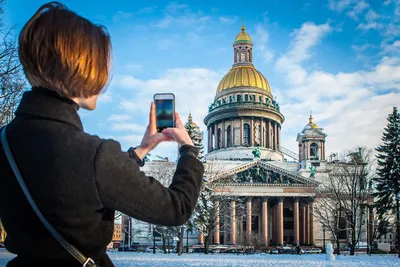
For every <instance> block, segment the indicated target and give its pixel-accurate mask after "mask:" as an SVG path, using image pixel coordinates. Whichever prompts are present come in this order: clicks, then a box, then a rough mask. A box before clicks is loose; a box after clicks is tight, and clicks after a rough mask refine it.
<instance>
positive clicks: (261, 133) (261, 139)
mask: <svg viewBox="0 0 400 267" xmlns="http://www.w3.org/2000/svg"><path fill="white" fill-rule="evenodd" d="M263 128H264V120H263V119H260V147H263V146H264V136H263Z"/></svg>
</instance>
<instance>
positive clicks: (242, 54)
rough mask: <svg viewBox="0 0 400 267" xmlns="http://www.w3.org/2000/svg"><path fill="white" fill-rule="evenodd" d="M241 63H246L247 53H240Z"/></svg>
mask: <svg viewBox="0 0 400 267" xmlns="http://www.w3.org/2000/svg"><path fill="white" fill-rule="evenodd" d="M240 62H246V53H245V52H242V53H240Z"/></svg>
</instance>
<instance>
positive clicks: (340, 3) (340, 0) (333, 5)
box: [328, 0, 358, 12]
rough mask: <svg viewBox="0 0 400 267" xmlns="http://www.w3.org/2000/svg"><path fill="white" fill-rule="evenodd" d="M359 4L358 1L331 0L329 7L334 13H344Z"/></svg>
mask: <svg viewBox="0 0 400 267" xmlns="http://www.w3.org/2000/svg"><path fill="white" fill-rule="evenodd" d="M357 2H358V0H329V3H328V6H329V9H331V10H333V11H336V12H342V11H343V10H346V9H348V8H349V7H350V6H351V5H353V4H354V3H357Z"/></svg>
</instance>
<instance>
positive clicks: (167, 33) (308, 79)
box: [5, 0, 400, 157]
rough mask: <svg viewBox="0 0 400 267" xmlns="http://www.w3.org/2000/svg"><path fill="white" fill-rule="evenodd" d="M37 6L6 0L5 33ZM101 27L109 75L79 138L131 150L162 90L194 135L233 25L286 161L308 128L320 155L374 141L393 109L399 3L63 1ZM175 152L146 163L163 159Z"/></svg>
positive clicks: (226, 55) (163, 151)
mask: <svg viewBox="0 0 400 267" xmlns="http://www.w3.org/2000/svg"><path fill="white" fill-rule="evenodd" d="M45 2H46V1H39V0H30V1H27V0H13V1H11V0H8V1H7V4H6V7H5V23H6V24H8V25H10V26H12V25H16V32H18V31H19V30H20V28H21V26H22V25H23V24H24V23H25V22H26V21H27V20H28V19H29V17H30V16H31V15H32V14H33V13H34V12H35V11H36V10H37V8H39V6H40V5H42V4H43V3H45ZM62 2H63V3H64V4H66V5H67V6H68V7H69V8H71V9H72V10H74V11H76V12H77V13H79V14H80V15H82V16H85V17H87V18H88V19H90V20H92V21H93V22H95V23H99V24H102V25H104V26H106V27H107V28H108V31H109V32H110V35H111V38H112V43H113V74H112V75H113V76H112V80H111V83H110V86H109V87H108V90H107V92H106V93H105V94H104V95H102V96H101V98H100V102H99V105H98V109H97V110H95V111H93V112H86V111H80V114H81V116H82V120H83V123H84V126H85V130H86V131H87V132H89V133H91V134H96V135H99V136H101V137H106V138H114V139H116V140H118V141H120V142H121V144H122V147H123V148H124V149H127V148H128V147H129V146H134V145H137V144H138V143H139V142H140V139H141V136H142V134H143V132H144V129H145V127H146V123H147V114H148V109H149V105H150V102H151V100H152V96H153V94H154V93H157V92H173V93H175V95H176V97H177V111H178V112H179V113H180V114H181V116H182V117H183V118H185V119H186V118H187V116H188V113H189V112H190V111H192V114H193V117H194V119H195V121H196V122H197V123H198V124H199V126H200V127H201V128H202V129H205V127H204V124H203V122H202V120H203V118H204V116H205V115H206V114H207V107H208V105H209V104H210V103H211V101H212V100H213V97H214V96H215V90H216V87H217V85H218V82H219V80H220V79H221V78H222V77H223V75H224V74H225V73H226V72H227V71H229V69H230V67H231V65H232V63H233V58H232V57H233V53H232V42H233V40H234V38H235V36H236V34H237V33H238V32H239V31H240V26H241V18H242V17H244V20H245V26H246V29H247V32H248V33H249V34H250V35H251V37H252V39H253V43H254V56H253V58H254V64H255V67H256V68H257V69H258V70H259V71H261V72H262V73H263V74H264V76H265V77H266V78H267V79H268V81H269V83H270V85H271V89H272V93H273V95H274V96H277V100H278V102H280V105H281V112H282V113H283V115H284V116H285V117H286V121H285V123H284V124H283V126H282V141H283V146H285V147H287V148H289V149H291V150H294V151H297V149H296V147H297V145H296V135H297V133H298V132H300V131H301V130H302V129H303V127H304V125H305V124H306V123H307V122H308V116H309V112H310V110H312V111H313V115H314V118H315V122H316V123H317V124H318V125H319V126H321V127H323V128H324V129H325V132H326V133H327V134H328V138H327V143H326V146H327V153H330V152H337V151H340V150H343V149H347V148H352V147H355V146H359V145H366V146H368V147H376V146H377V145H378V144H379V143H380V138H381V135H382V130H383V128H384V126H385V125H386V120H385V118H386V116H387V114H388V113H389V112H391V109H392V107H393V105H399V103H400V37H399V36H400V0H379V1H378V0H361V1H359V0H305V1H300V0H298V1H297V0H293V1H282V0H279V1H278V0H270V1H246V2H243V1H179V2H171V1H113V2H110V1H93V0H87V1H78V0H69V1H67V0H66V1H62ZM175 151H176V146H175V145H174V144H163V145H161V146H160V147H159V148H158V149H157V150H156V151H155V153H157V154H159V155H161V156H169V157H174V155H175Z"/></svg>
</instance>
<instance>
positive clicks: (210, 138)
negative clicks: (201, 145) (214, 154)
mask: <svg viewBox="0 0 400 267" xmlns="http://www.w3.org/2000/svg"><path fill="white" fill-rule="evenodd" d="M211 150H212V125H211V124H210V126H208V153H210V152H211Z"/></svg>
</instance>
